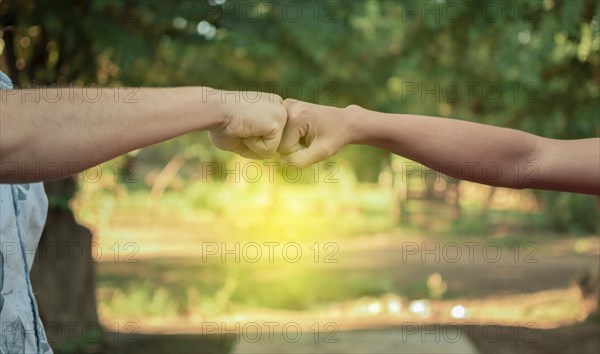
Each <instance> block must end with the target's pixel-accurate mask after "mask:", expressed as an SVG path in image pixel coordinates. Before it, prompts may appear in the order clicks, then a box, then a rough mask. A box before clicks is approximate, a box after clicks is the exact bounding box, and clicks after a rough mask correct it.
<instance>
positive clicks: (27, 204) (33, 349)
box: [0, 71, 52, 354]
mask: <svg viewBox="0 0 600 354" xmlns="http://www.w3.org/2000/svg"><path fill="white" fill-rule="evenodd" d="M12 88H13V86H12V82H11V81H10V80H9V78H8V77H6V75H4V73H2V72H1V71H0V90H12ZM0 114H2V111H1V110H0ZM47 210H48V200H47V198H46V193H45V192H44V186H43V184H41V183H29V184H0V353H2V354H5V353H43V354H48V353H52V349H51V348H50V345H48V340H47V338H46V334H45V333H44V327H43V326H42V321H41V320H40V317H39V313H38V308H37V304H36V301H35V297H34V296H33V290H32V289H31V281H30V279H29V272H30V271H31V267H32V265H33V258H34V256H35V251H36V248H37V245H38V242H39V240H40V236H41V234H42V229H43V228H44V223H45V222H46V215H47Z"/></svg>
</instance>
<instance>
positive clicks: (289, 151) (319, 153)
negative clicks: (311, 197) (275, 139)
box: [278, 99, 350, 168]
mask: <svg viewBox="0 0 600 354" xmlns="http://www.w3.org/2000/svg"><path fill="white" fill-rule="evenodd" d="M283 105H284V106H285V108H286V109H287V124H286V126H285V129H284V130H283V137H282V138H281V143H280V145H279V149H278V152H279V153H280V154H281V155H282V160H283V161H284V162H285V163H293V164H297V165H299V166H300V167H301V168H304V167H306V166H309V165H312V164H314V163H316V162H319V161H322V160H325V159H327V158H329V157H330V156H332V155H333V154H335V153H337V152H338V151H340V150H341V149H342V147H344V145H346V144H348V143H349V142H350V140H349V139H350V137H349V127H348V124H347V122H346V117H345V115H344V114H343V110H342V109H340V108H335V107H327V106H321V105H317V104H312V103H307V102H302V101H298V100H292V99H286V100H285V101H284V102H283Z"/></svg>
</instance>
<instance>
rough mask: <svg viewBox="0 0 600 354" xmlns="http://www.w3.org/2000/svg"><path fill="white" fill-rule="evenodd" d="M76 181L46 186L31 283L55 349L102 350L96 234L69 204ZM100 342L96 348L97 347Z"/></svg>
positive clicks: (53, 183)
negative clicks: (79, 220)
mask: <svg viewBox="0 0 600 354" xmlns="http://www.w3.org/2000/svg"><path fill="white" fill-rule="evenodd" d="M74 187H75V180H74V179H72V178H70V179H65V180H60V181H57V182H52V183H47V184H46V192H47V194H48V199H49V201H50V203H49V204H50V208H49V210H48V219H47V221H46V225H45V227H44V230H43V232H42V237H41V239H40V243H39V246H38V249H37V253H36V257H35V261H34V264H33V268H32V271H31V281H32V286H33V290H34V293H35V295H36V299H37V302H38V306H39V313H40V317H41V319H42V321H43V323H44V327H45V328H46V332H47V336H48V340H49V341H50V344H51V345H52V347H53V348H54V349H60V348H70V349H73V348H77V350H79V351H86V352H90V351H97V350H99V345H98V343H99V341H100V333H101V330H100V326H99V324H98V315H97V312H96V296H95V291H94V290H95V288H94V259H93V256H92V250H93V249H94V248H93V247H92V234H91V232H90V230H88V229H87V228H85V227H83V226H81V225H79V224H77V222H76V221H75V218H74V216H73V213H72V212H71V210H70V209H69V208H68V205H67V202H68V200H69V199H70V198H71V196H72V195H73V192H74ZM93 343H96V344H93Z"/></svg>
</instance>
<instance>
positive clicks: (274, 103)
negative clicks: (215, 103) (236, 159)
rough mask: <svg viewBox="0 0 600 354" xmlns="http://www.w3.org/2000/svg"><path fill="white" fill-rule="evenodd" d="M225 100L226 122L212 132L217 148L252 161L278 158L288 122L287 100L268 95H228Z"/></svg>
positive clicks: (262, 93) (234, 93)
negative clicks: (284, 101) (276, 156)
mask: <svg viewBox="0 0 600 354" xmlns="http://www.w3.org/2000/svg"><path fill="white" fill-rule="evenodd" d="M221 97H222V99H223V101H224V102H223V103H224V107H225V120H224V122H223V123H222V124H220V125H219V126H218V127H217V128H215V129H213V130H211V131H210V137H211V140H212V141H213V143H214V144H215V146H216V147H218V148H219V149H221V150H225V151H231V152H235V153H236V154H239V155H241V156H243V157H246V158H250V159H264V158H270V157H272V156H273V155H275V153H276V152H277V148H278V146H279V143H280V141H281V135H282V132H283V128H284V127H285V124H286V120H287V111H286V109H285V107H284V106H283V105H282V103H283V99H282V98H281V97H280V96H278V95H275V94H271V93H265V92H228V93H225V94H223V95H221Z"/></svg>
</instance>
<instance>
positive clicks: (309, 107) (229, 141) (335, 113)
mask: <svg viewBox="0 0 600 354" xmlns="http://www.w3.org/2000/svg"><path fill="white" fill-rule="evenodd" d="M256 94H257V96H256V97H257V99H253V100H251V101H250V100H238V101H236V102H230V103H228V102H225V105H226V106H227V107H228V108H227V110H226V111H227V113H226V122H225V123H224V124H222V125H221V126H220V127H219V128H217V129H215V130H212V131H210V136H211V139H212V141H213V143H214V144H215V146H216V147H218V148H219V149H222V150H225V151H232V152H234V153H236V154H239V155H241V156H243V157H246V158H251V159H264V158H270V157H273V156H274V155H275V153H276V152H279V153H280V154H281V155H282V160H283V161H284V162H285V163H293V164H297V165H299V166H300V167H306V166H309V165H311V164H313V163H316V162H319V161H322V160H325V159H327V158H328V157H330V156H332V155H333V154H335V153H337V152H338V151H339V150H340V149H341V148H342V147H343V146H344V145H346V144H348V143H351V142H352V140H351V134H350V131H349V124H347V123H348V122H347V121H345V118H346V115H345V114H343V113H344V109H339V108H335V107H327V106H321V105H316V104H312V103H307V102H302V101H298V100H292V99H286V100H283V99H282V98H281V97H280V96H278V95H275V94H267V93H256ZM253 97H254V96H253Z"/></svg>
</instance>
